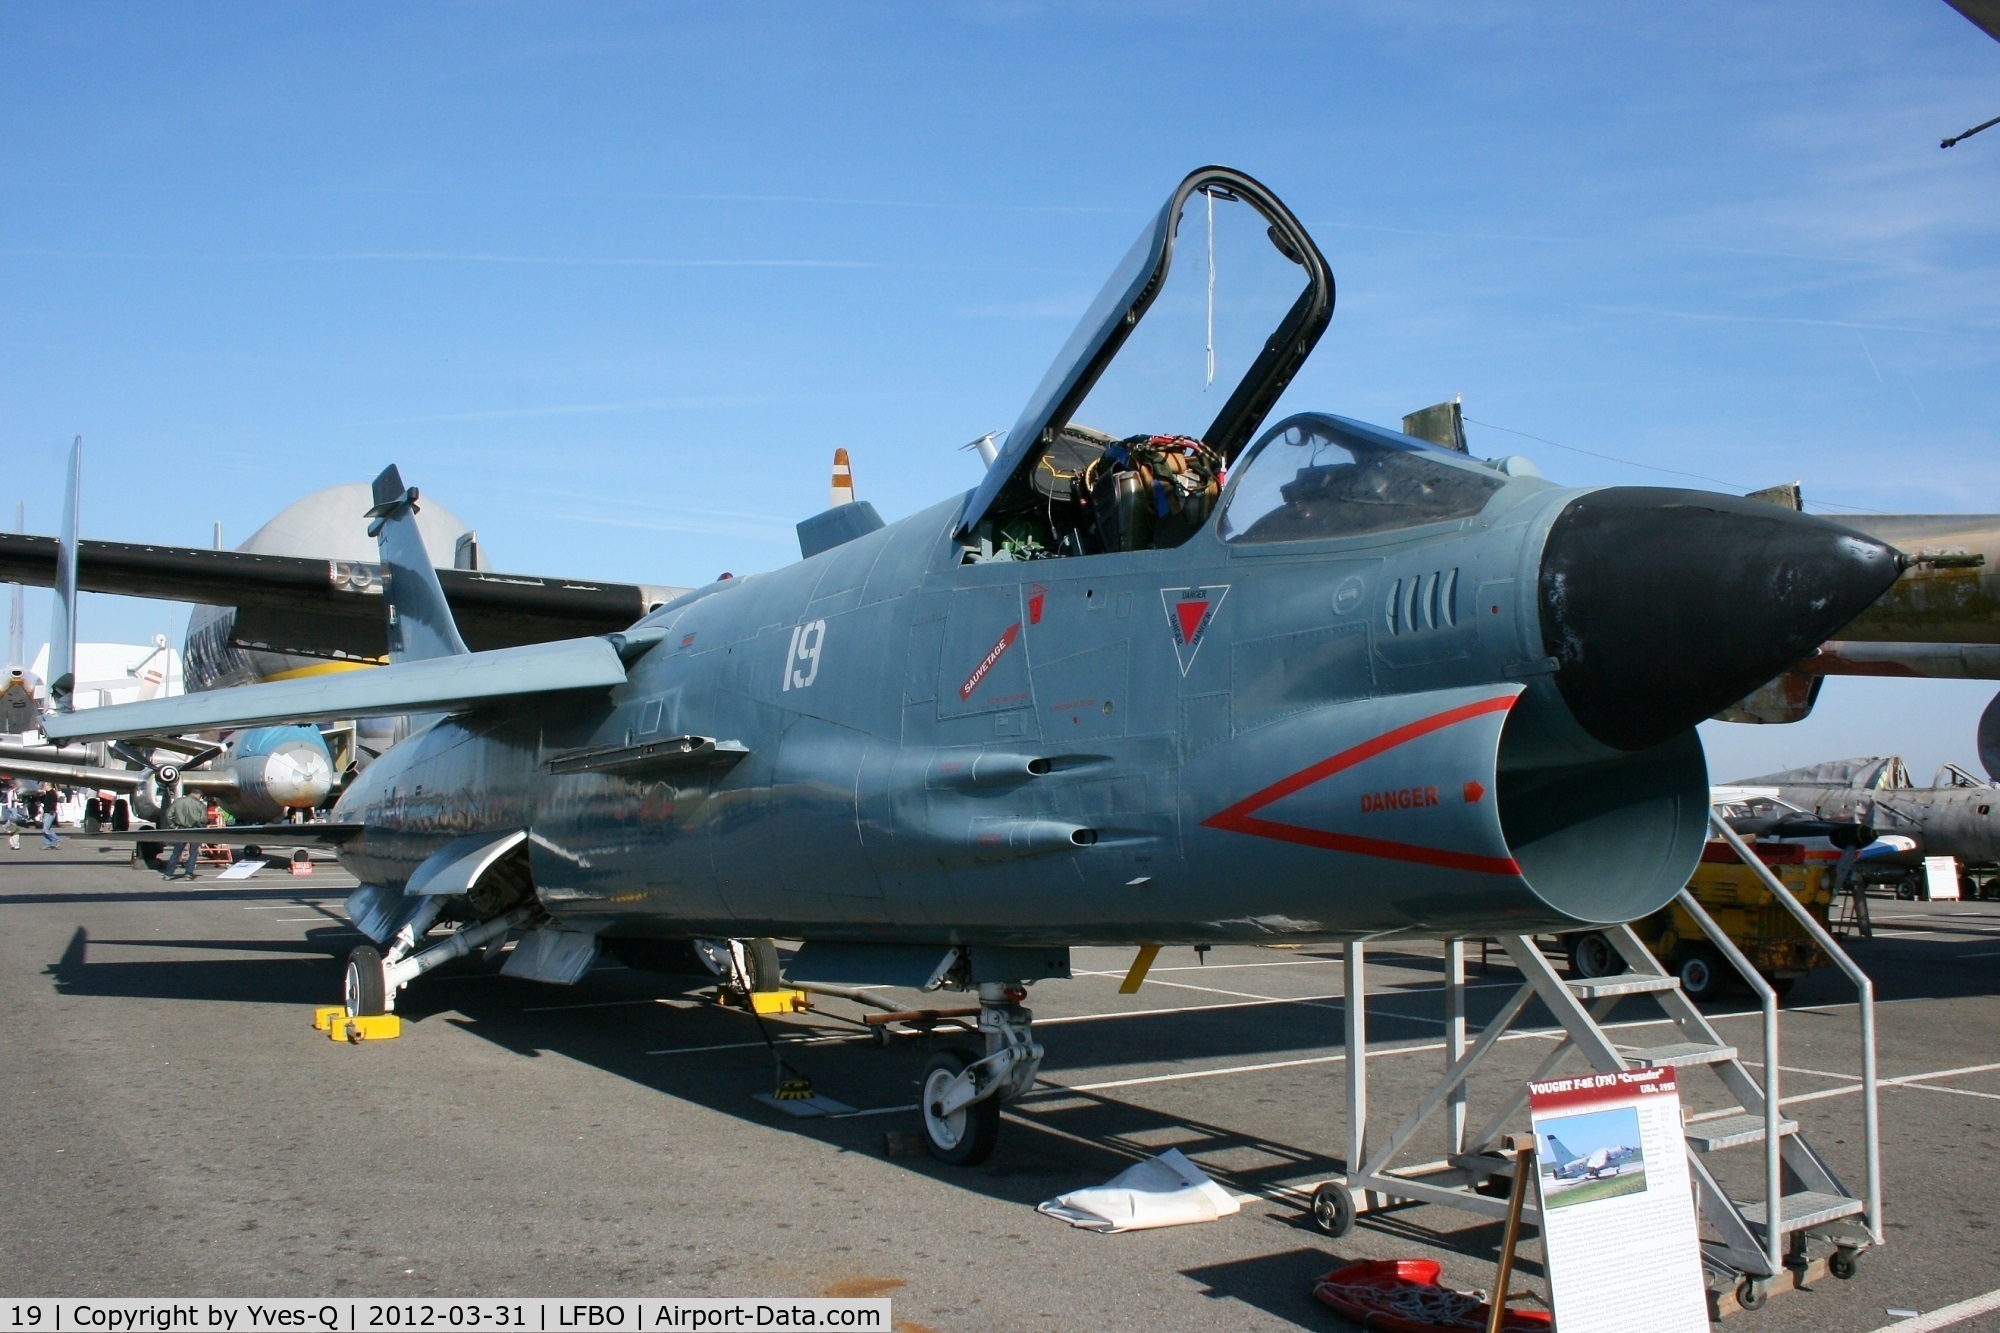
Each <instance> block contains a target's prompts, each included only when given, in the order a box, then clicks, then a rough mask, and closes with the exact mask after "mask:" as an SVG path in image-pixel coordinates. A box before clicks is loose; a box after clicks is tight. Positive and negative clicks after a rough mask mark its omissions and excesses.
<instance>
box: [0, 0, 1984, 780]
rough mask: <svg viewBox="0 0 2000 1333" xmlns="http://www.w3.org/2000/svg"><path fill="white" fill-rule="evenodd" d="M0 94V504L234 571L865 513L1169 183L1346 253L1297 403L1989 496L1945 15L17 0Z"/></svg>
mask: <svg viewBox="0 0 2000 1333" xmlns="http://www.w3.org/2000/svg"><path fill="white" fill-rule="evenodd" d="M0 108H4V115H5V126H6V129H5V133H4V134H0V192H3V196H4V200H5V207H4V209H0V352H3V353H4V354H0V428H4V431H5V436H4V438H5V440H6V443H7V447H8V450H9V453H10V455H11V458H12V460H13V466H12V468H10V469H9V473H8V475H9V478H10V480H11V482H12V485H11V486H10V487H9V488H6V489H7V490H8V491H9V492H11V493H8V494H0V500H4V499H12V498H19V499H22V500H24V501H25V502H26V504H27V507H28V516H29V527H30V528H31V529H33V530H41V531H48V530H51V526H52V522H53V517H54V514H55V510H56V508H57V499H58V491H59V483H58V465H59V458H60V455H61V450H62V448H63V447H64V446H65V445H66V444H67V442H68V440H69V439H70V437H71V436H72V435H74V434H77V433H79V432H80V433H82V434H83V435H84V436H85V439H86V447H87V450H88V455H87V478H86V508H85V518H84V527H85V533H86V535H88V536H96V537H106V538H118V539H127V540H136V539H151V540H158V541H167V542H182V543H202V544H205V543H206V542H207V541H208V540H209V536H210V532H211V526H212V524H213V523H214V521H215V520H217V519H220V520H221V521H222V522H223V525H224V532H225V536H226V539H227V540H228V541H229V542H230V543H232V544H233V543H234V542H235V541H237V540H240V539H241V538H242V537H243V536H245V535H247V534H248V533H249V531H250V530H251V529H253V528H254V527H256V526H257V525H258V524H260V523H261V522H262V521H263V520H264V519H265V518H268V517H269V516H270V515H271V514H273V513H275V512H276V511H277V510H278V509H279V508H281V507H282V506H283V505H284V504H285V503H286V502H287V501H289V500H291V499H293V498H295V497H296V496H297V495H299V494H301V493H302V492H304V491H306V490H309V489H313V488H317V487H319V486H323V485H328V484H332V483H334V482H338V481H348V480H360V479H365V478H367V477H368V476H371V475H373V473H374V472H375V471H377V470H379V468H380V467H381V465H382V464H384V463H386V462H389V461H392V460H393V461H395V462H397V463H399V464H401V466H402V468H403V472H404V474H405V476H406V477H408V478H410V479H411V480H413V481H415V482H417V484H419V485H420V486H421V487H422V488H423V489H425V490H426V491H428V492H430V493H431V494H433V495H434V496H436V497H437V498H438V499H440V500H441V501H443V502H444V503H446V504H447V505H449V506H450V507H452V508H453V509H455V510H457V511H458V512H459V513H460V514H461V515H462V516H463V517H464V518H465V519H466V520H467V521H468V522H470V523H471V524H472V525H473V526H475V527H476V528H478V530H479V532H480V535H481V538H482V541H483V543H484V545H485V547H486V549H487V551H488V553H489V555H490V558H491V559H492V561H493V562H494V563H495V564H496V565H497V566H499V567H501V568H513V569H524V570H532V571H538V572H547V573H561V574H572V575H581V576H598V577H615V578H627V579H636V580H645V581H653V582H663V583H675V582H699V581H703V580H706V579H707V578H710V577H712V576H713V575H715V574H716V573H719V572H720V571H722V570H724V569H729V570H734V571H737V572H742V571H746V570H752V569H759V568H769V567H771V566H774V565H777V564H780V563H783V562H784V561H785V560H786V559H788V558H790V556H791V555H792V554H793V553H794V552H795V550H796V547H795V545H794V539H793V536H792V528H791V525H792V523H793V522H794V521H795V520H796V519H798V518H800V517H802V516H804V515H806V514H809V513H811V512H814V511H815V510H817V509H818V508H820V507H821V506H822V505H823V504H824V498H825V486H826V471H827V459H828V455H829V453H830V451H831V449H832V448H833V447H834V446H835V445H845V446H847V447H848V448H849V449H850V450H851V451H852V452H853V454H854V461H855V474H856V479H857V483H858V486H859V488H860V493H861V494H862V495H863V496H864V497H866V498H869V499H872V500H873V501H874V502H875V503H876V505H877V506H878V507H879V508H880V509H881V510H882V512H883V513H884V515H885V516H887V517H890V518H895V517H897V516H900V515H902V514H906V513H909V512H911V511H912V510H914V509H916V508H919V507H921V506H922V505H924V504H927V503H929V502H931V501H933V500H935V499H937V498H940V497H942V496H943V495H945V494H948V493H951V492H955V491H957V490H961V489H963V488H965V487H967V486H969V485H971V484H972V483H973V481H975V480H976V467H975V465H974V463H973V462H972V459H971V456H970V455H966V454H960V453H957V452H955V451H954V450H955V447H956V446H957V445H959V444H960V443H962V442H964V441H966V440H968V439H970V438H972V437H973V436H975V435H978V434H981V433H983V432H985V431H987V430H992V429H996V428H1000V427H1004V426H1006V425H1008V424H1010V423H1011V422H1012V420H1013V418H1014V415H1015V413H1016V411H1017V409H1018V408H1019V407H1020V405H1021V402H1022V400H1023V399H1024V398H1025V397H1026V395H1027V394H1028V392H1029V390H1030V389H1031V388H1032V387H1033V386H1034V384H1035V382H1036V380H1037V379H1038V378H1039V377H1040V374H1041V372H1042V371H1043V369H1044V368H1045V367H1046V365H1047V363H1048V361H1049V359H1050V358H1051V356H1052V355H1053V354H1054V352H1055V350H1056V348H1057V347H1058V346H1059V345H1060V344H1061V342H1062V340H1063V338H1064V336H1065V335H1066V334H1067V332H1068V328H1069V324H1070V323H1071V322H1072V321H1073V319H1074V318H1075V316H1076V314H1077V313H1078V312H1080V311H1081V309H1082V308H1083V306H1084V305H1085V304H1086V303H1087V302H1088V300H1089V298H1090V296H1091V294H1092V292H1093V291H1094V290H1095V288H1096V286H1097V284H1098V283H1099V281H1101V279H1102V278H1103V276H1104V275H1105V273H1106V272H1107V271H1108V270H1109V269H1110V267H1111V266H1112V265H1113V264H1114V263H1115V262H1116V260H1117V258H1118V257H1119V255H1120V254H1122V252H1123V250H1124V248H1125V246H1126V245H1127V244H1128V243H1129V241H1130V239H1131V237H1132V235H1133V234H1134V233H1135V232H1136V230H1137V229H1138V227H1139V225H1140V224H1141V222H1142V221H1143V220H1144V218H1145V216H1146V215H1147V214H1148V213H1149V212H1150V210H1152V209H1153V208H1155V207H1157V205H1158V201H1159V200H1160V199H1161V198H1162V197H1163V196H1164V195H1165V193H1166V191H1167V190H1168V189H1169V188H1171V186H1172V185H1173V183H1174V182H1175V181H1176V180H1177V179H1178V178H1179V177H1180V175H1181V174H1183V173H1184V172H1185V171H1186V170H1188V169H1189V168H1191V167H1193V166H1195V165H1198V164H1200V163H1203V162H1207V161H1222V162H1227V163H1229V164H1231V165H1235V166H1238V167H1241V168H1242V169H1244V170H1247V171H1249V172H1251V173H1252V174H1254V175H1256V176H1258V177H1259V178H1261V179H1262V180H1264V181H1265V182H1266V183H1267V184H1269V185H1270V186H1271V187H1272V188H1273V189H1275V190H1276V191H1277V192H1278V193H1280V194H1281V195H1282V196H1283V197H1284V198H1285V199H1286V200H1287V201H1288V202H1289V203H1290V204H1291V205H1292V207H1293V208H1294V209H1295V211H1296V212H1298V214H1299V215H1300V216H1301V218H1302V219H1303V220H1304V221H1305V223H1306V225H1307V226H1308V228H1309V229H1311V230H1312V231H1313V232H1314V234H1315V235H1316V236H1317V238H1318V239H1319V242H1320V244H1321V248H1322V249H1323V250H1324V251H1325V252H1326V254H1327V257H1328V259H1329V261H1330V262H1331V264H1332V266H1333V269H1334V271H1335V274H1336V277H1337V280H1338V283H1339V307H1338V310H1337V311H1336V313H1335V316H1334V320H1333V324H1332V326H1331V328H1330V330H1329V332H1328V334H1327V336H1326V337H1325V339H1324V340H1323V341H1322V343H1321V345H1320V348H1319V350H1318V352H1317V353H1316V354H1315V356H1314V358H1313V360H1312V361H1311V362H1310V363H1309V365H1308V368H1307V370H1306V372H1305V373H1304V374H1303V375H1301V377H1300V378H1299V380H1298V381H1297V383H1296V384H1295V386H1294V387H1293V389H1292V391H1291V392H1290V394H1289V395H1288V398H1287V404H1286V405H1287V406H1290V407H1308V406H1310V407H1322V408H1327V409H1330V410H1334V411H1338V412H1342V413H1346V414H1349V415H1354V416H1360V417H1364V418H1367V419H1371V420H1376V421H1382V422H1387V423H1394V422H1395V421H1396V420H1397V419H1398V418H1399V417H1400V416H1401V415H1402V413H1404V412H1406V411H1409V410H1411V409H1413V408H1416V407H1419V406H1422V405H1424V404H1426V403H1431V402H1435V401H1437V400H1439V399H1440V398H1444V397H1447V396H1449V395H1451V394H1454V393H1462V394H1463V395H1464V396H1465V402H1466V412H1467V415H1468V416H1469V417H1470V418H1471V419H1472V420H1473V422H1474V423H1477V424H1475V425H1473V426H1472V427H1471V428H1470V434H1471V437H1472V444H1473V447H1474V449H1475V451H1477V452H1481V453H1487V454H1493V453H1507V452H1521V453H1525V454H1527V455H1529V456H1530V457H1532V458H1534V459H1535V460H1536V461H1537V463H1538V464H1539V465H1540V466H1541V467H1542V469H1543V470H1544V471H1545V472H1546V473H1547V474H1549V475H1550V476H1552V477H1555V478H1557V479H1560V480H1564V481H1569V482H1576V483H1645V482H1666V483H1669V484H1672V483H1674V482H1676V481H1680V482H1685V483H1687V484H1693V485H1715V484H1719V483H1728V484H1731V485H1733V486H1734V487H1736V488H1738V489H1743V488H1750V487H1756V486H1762V485H1767V484H1770V483H1774V482H1780V481H1789V480H1794V479H1797V480H1801V481H1803V482H1804V484H1805V487H1806V492H1807V495H1808V497H1809V499H1811V500H1813V501H1816V502H1818V503H1817V505H1816V506H1815V507H1819V508H1822V510H1823V511H1824V512H1829V513H1839V512H1842V511H1841V510H1840V509H1838V508H1836V507H1835V506H1841V505H1844V506H1855V507H1861V508H1867V509H1877V510H1885V511H1916V512H1921V511H1951V512H1965V511H1977V512H1988V511H1996V510H2000V481H1996V477H1995V472H1994V467H1993V458H1994V454H1995V446H1996V444H2000V426H1996V425H1995V423H1994V412H1993V408H1994V397H1995V394H1994V388H1995V385H1996V384H2000V374H1996V367H2000V247H1996V244H1995V242H1996V239H2000V211H1996V209H1995V208H1994V203H1995V200H1996V197H2000V137H1996V136H2000V131H1995V132H1993V133H1992V134H1989V135H1988V136H1982V137H1980V138H1976V139H1973V140H1970V141H1968V142H1967V143H1965V144H1962V145H1960V146H1959V147H1957V148H1954V149H1952V150H1950V151H1948V152H1941V151H1940V150H1939V149H1938V147H1937V141H1938V139H1940V138H1941V137H1943V136H1944V135H1946V134H1951V133H1956V132H1957V131H1959V130H1961V129H1964V128H1965V127H1966V126H1968V125H1971V124H1973V123H1976V122H1977V121H1980V120H1983V119H1985V118H1986V117H1988V116H1990V115H1993V114H1995V113H1996V112H2000V44H1996V43H1994V42H1992V41H1990V40H1988V39H1987V38H1986V37H1984V36H1983V35H1981V34H1980V33H1979V32H1978V31H1977V30H1976V29H1975V28H1973V27H1972V26H1971V25H1970V24H1968V23H1967V22H1966V21H1965V20H1964V19H1962V18H1960V17H1959V16H1958V15H1957V14H1956V13H1954V12H1952V11H1951V10H1950V9H1949V8H1947V7H1946V6H1945V5H1944V4H1942V3H1939V2H1938V0H1881V2H1879V3H1853V4H1845V5H1842V6H1839V7H1828V6H1824V5H1807V4H1804V3H1792V4H1778V5H1755V6H1721V5H1707V6H1694V5H1685V4H1667V5H1652V6H1597V7H1582V6H1574V5H1559V4H1547V5H1529V4H1491V5H1450V6H1447V5H1430V6H1420V5H1397V4H1384V3H1372V4H1366V5H1362V4H1355V5H1323V4H1261V5H1260V4H1247V3H1233V4H1230V5H1227V6H1223V5H1199V6H1198V5H1176V4H1171V3H1166V4H1162V3H1150V4H1144V5H1139V4H1133V5H1115V4H1088V3H1085V4H1074V3H1066V4H1059V5H1058V4H1048V5H1043V4H1030V3H988V4H964V5H958V6H950V7H945V6H920V5H916V4H905V5H867V4H843V5H838V6H831V5H803V4H801V5H759V4H740V5H730V6H696V5H667V4H651V5H631V6H623V5H616V4H593V5H590V6H551V5H508V4H479V5H444V4H430V5H416V6H389V5H369V4H358V5H344V6H331V5H326V6H319V7H306V6H227V7H207V6H200V5H183V6H142V5H131V6H93V5H87V4H77V5H66V6H61V7H31V6H9V7H7V8H5V9H4V10H0ZM1509 432H1519V434H1513V433H1509ZM1524 437H1540V438H1539V440H1537V439H1532V438H1524ZM1544 441H1546V442H1552V443H1546V442H1544ZM1559 446H1567V447H1559ZM1577 451H1588V452H1577ZM1599 454H1602V455H1609V456H1611V457H1609V458H1605V457H1597V456H1594V455H1599ZM1614 460H1623V461H1614ZM1648 468H1652V469H1666V470H1667V471H1665V472H1662V471H1650V470H1648ZM1682 473H1686V474H1693V476H1692V477H1689V476H1678V475H1676V474H1682ZM1694 477H1699V478H1709V479H1712V480H1710V481H1696V480H1694V479H1693V478H1694ZM88 600H89V603H90V604H89V605H88V606H87V607H86V609H85V612H84V623H83V629H84V632H85V634H86V636H88V637H99V638H133V637H145V636H148V635H150V634H152V633H155V632H160V631H161V630H162V629H164V628H165V625H164V623H163V620H164V613H163V612H162V611H161V610H160V609H159V608H157V607H147V606H144V605H139V604H132V603H126V602H122V601H119V600H117V599H105V598H92V599H88ZM44 606H45V603H44V602H43V601H42V599H41V598H40V597H36V598H34V599H33V600H32V601H31V605H30V616H31V620H30V624H31V626H36V627H38V626H40V625H42V624H44V623H45V622H46V611H45V609H44ZM1991 693H1992V691H1991V689H1990V688H1987V687H1985V686H1981V685H1969V686H1968V685H1953V684H1945V683H1928V684H1927V683H1901V682H1896V683H1888V684H1884V683H1867V682H1854V681H1839V680H1836V681H1834V682H1832V683H1831V684H1830V685H1829V686H1828V688H1827V691H1826V695H1825V697H1824V700H1823V702H1822V704H1821V708H1820V713H1819V714H1818V715H1816V716H1815V718H1814V719H1813V720H1812V721H1811V722H1809V723H1806V724H1804V725H1802V726H1798V727H1790V728H1743V727H1735V728H1717V727H1710V728H1709V729H1708V731H1709V733H1710V735H1709V743H1710V747H1711V752H1712V753H1713V754H1715V755H1716V760H1715V768H1716V772H1717V776H1719V777H1726V776H1738V775H1741V774H1743V773H1747V772H1754V771H1758V770H1759V769H1762V768H1770V767H1776V766H1778V765H1779V764H1781V763H1794V762H1800V763H1802V762H1807V761H1811V760H1816V759H1821V758H1827V757H1832V756H1834V755H1839V754H1849V753H1876V752H1883V751H1888V750H1898V751H1900V752H1902V753H1903V754H1905V755H1906V756H1907V757H1909V758H1910V759H1911V761H1912V762H1913V763H1914V764H1916V765H1917V766H1919V767H1921V768H1923V769H1924V770H1925V771H1926V772H1927V771H1928V769H1929V768H1930V767H1932V766H1934V765H1935V764H1936V763H1937V762H1938V761H1939V760H1941V759H1944V758H1955V759H1959V760H1961V761H1965V762H1970V760H1971V758H1972V746H1971V728H1972V724H1973V720H1974V718H1976V716H1977V714H1978V711H1979V709H1980V708H1981V707H1982V706H1983V705H1984V703H1985V700H1986V699H1987V698H1988V697H1990V695H1991Z"/></svg>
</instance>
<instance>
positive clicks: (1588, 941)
mask: <svg viewBox="0 0 2000 1333" xmlns="http://www.w3.org/2000/svg"><path fill="white" fill-rule="evenodd" d="M1569 970H1570V971H1572V972H1574V973H1575V974H1576V975H1577V976H1579V977H1583V978H1586V979H1588V978H1591V977H1608V976H1612V975H1614V974H1616V973H1619V972H1623V971H1624V970H1625V960H1624V959H1623V958H1621V957H1620V956H1619V954H1618V950H1616V949H1614V948H1612V947H1611V941H1610V940H1607V939H1605V938H1604V934H1603V932H1602V931H1596V930H1592V931H1586V932H1585V933H1584V934H1581V935H1576V936H1572V937H1571V939H1570V942H1569Z"/></svg>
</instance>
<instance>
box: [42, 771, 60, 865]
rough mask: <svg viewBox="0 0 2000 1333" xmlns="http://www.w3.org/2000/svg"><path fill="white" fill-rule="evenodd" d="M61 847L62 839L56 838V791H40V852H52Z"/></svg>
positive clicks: (50, 788)
mask: <svg viewBox="0 0 2000 1333" xmlns="http://www.w3.org/2000/svg"><path fill="white" fill-rule="evenodd" d="M60 846H62V839H61V838H58V837H57V836H56V789H55V788H54V787H48V788H44V789H43V791H42V850H43V851H45V852H52V851H54V850H55V849H56V848H58V847H60Z"/></svg>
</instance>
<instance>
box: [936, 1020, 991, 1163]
mask: <svg viewBox="0 0 2000 1333" xmlns="http://www.w3.org/2000/svg"><path fill="white" fill-rule="evenodd" d="M978 1059H979V1057H978V1056H977V1055H975V1054H974V1053H973V1052H972V1051H970V1050H968V1049H966V1048H965V1047H963V1046H953V1047H950V1048H948V1049H946V1050H942V1051H939V1052H938V1053H937V1054H936V1055H933V1056H932V1057H931V1058H930V1063H929V1064H926V1065H925V1066H924V1076H923V1082H922V1094H921V1095H920V1096H919V1098H918V1101H917V1116H918V1119H919V1121H920V1122H921V1123H922V1126H923V1131H924V1147H925V1148H927V1149H928V1150H929V1151H930V1155H931V1156H933V1157H935V1158H937V1159H938V1160H939V1161H940V1162H943V1163H945V1164H946V1165H947V1166H977V1165H978V1164H979V1163H981V1162H983V1161H985V1160H986V1159H987V1158H988V1157H989V1156H991V1155H992V1152H993V1145H994V1144H996V1143H998V1142H999V1141H1000V1102H999V1099H998V1098H995V1097H991V1096H988V1097H984V1098H981V1099H980V1100H979V1101H976V1102H968V1103H966V1104H965V1105H963V1106H960V1107H958V1108H957V1109H956V1110H949V1111H948V1110H946V1109H945V1097H946V1095H947V1094H948V1093H949V1092H950V1090H951V1087H952V1084H953V1083H954V1082H956V1081H957V1080H958V1079H959V1078H960V1077H961V1076H962V1075H964V1073H965V1071H966V1070H967V1069H969V1068H971V1067H972V1065H974V1064H975V1063H977V1061H978Z"/></svg>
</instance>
